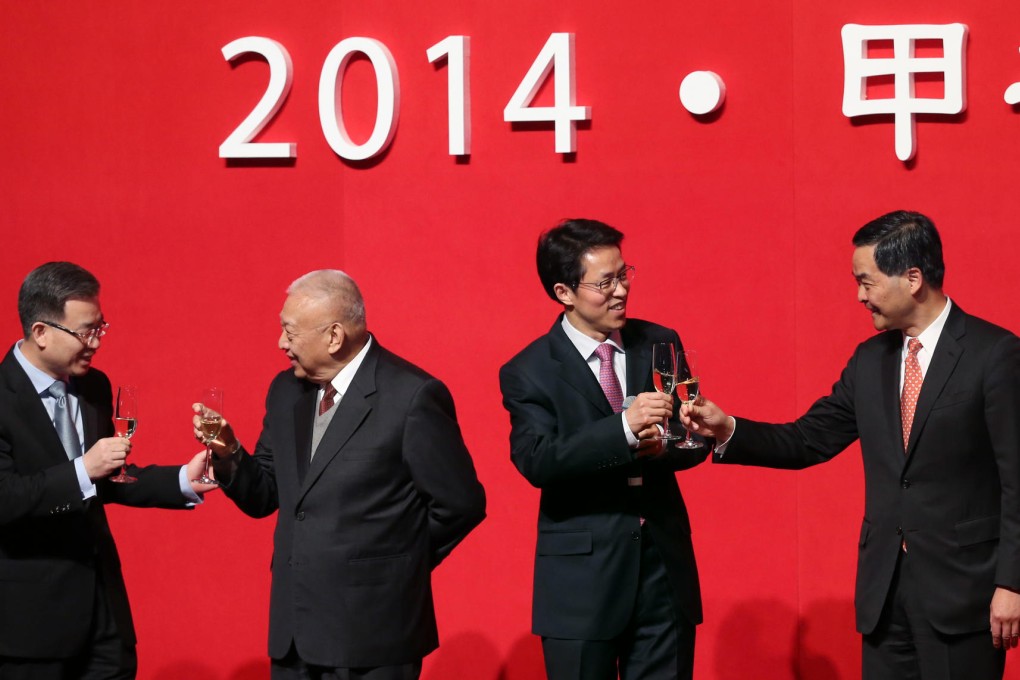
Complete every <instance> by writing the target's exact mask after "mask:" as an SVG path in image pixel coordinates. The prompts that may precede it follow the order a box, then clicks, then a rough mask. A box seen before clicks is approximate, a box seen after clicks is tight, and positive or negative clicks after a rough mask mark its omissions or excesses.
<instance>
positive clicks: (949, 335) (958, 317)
mask: <svg viewBox="0 0 1020 680" xmlns="http://www.w3.org/2000/svg"><path fill="white" fill-rule="evenodd" d="M964 318H965V317H964V314H963V311H962V310H961V309H960V308H959V307H957V306H956V305H953V308H952V309H950V310H949V318H948V319H946V325H945V327H944V328H943V329H942V335H941V336H939V342H938V345H936V346H935V354H934V355H933V356H932V358H931V363H930V364H929V365H928V372H927V373H925V376H924V382H922V383H921V393H920V394H919V395H918V397H917V407H916V408H915V409H914V423H913V425H911V426H910V441H909V442H907V455H908V456H909V455H910V454H911V453H912V452H913V450H914V448H915V446H916V444H917V439H918V437H920V436H921V431H922V430H923V429H924V423H925V421H926V420H927V419H928V415H929V414H930V413H931V407H932V406H933V405H934V404H935V400H936V399H938V396H939V395H940V394H942V390H943V389H944V388H945V386H946V383H947V382H949V378H950V376H952V375H953V371H954V370H956V365H957V364H958V363H959V362H960V357H961V356H962V355H963V346H962V345H961V344H960V339H961V338H963V336H964V335H965V334H966V328H965V324H964Z"/></svg>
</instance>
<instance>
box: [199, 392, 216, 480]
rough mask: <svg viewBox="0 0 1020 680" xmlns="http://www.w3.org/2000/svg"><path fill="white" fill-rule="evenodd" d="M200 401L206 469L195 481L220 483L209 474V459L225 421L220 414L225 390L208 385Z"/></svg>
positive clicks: (200, 426)
mask: <svg viewBox="0 0 1020 680" xmlns="http://www.w3.org/2000/svg"><path fill="white" fill-rule="evenodd" d="M198 402H199V403H200V404H201V405H202V413H201V414H200V415H199V420H200V422H199V430H200V431H201V432H202V443H203V444H205V470H204V471H203V472H202V475H201V476H200V477H199V478H198V479H196V480H194V481H196V482H199V483H201V484H218V482H217V481H216V480H215V479H213V478H212V477H210V476H209V460H210V459H211V458H212V448H210V446H209V445H210V444H212V443H213V441H214V440H215V439H216V437H218V436H219V434H220V426H221V424H222V422H223V418H222V416H220V414H221V413H223V390H221V389H220V388H218V387H207V388H205V389H204V390H202V394H201V395H199V397H198Z"/></svg>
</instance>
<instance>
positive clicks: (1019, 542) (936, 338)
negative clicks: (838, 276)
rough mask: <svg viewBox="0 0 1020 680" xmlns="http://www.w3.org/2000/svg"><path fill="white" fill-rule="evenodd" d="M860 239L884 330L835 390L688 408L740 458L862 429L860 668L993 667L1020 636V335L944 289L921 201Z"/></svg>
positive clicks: (782, 458)
mask: <svg viewBox="0 0 1020 680" xmlns="http://www.w3.org/2000/svg"><path fill="white" fill-rule="evenodd" d="M853 244H854V253H853V273H854V278H855V279H856V281H857V299H858V300H859V301H860V302H861V303H863V304H864V306H865V307H866V308H867V309H868V311H869V312H870V313H871V318H872V322H873V323H874V326H875V328H876V329H877V330H879V331H883V332H882V333H880V334H878V335H877V336H875V337H872V338H870V339H868V340H866V341H865V342H863V343H861V344H860V345H858V347H857V350H856V351H855V352H854V355H853V356H852V357H851V358H850V362H849V363H848V364H847V366H846V368H845V369H844V370H843V374H842V376H840V379H839V381H838V382H837V383H836V384H835V385H834V386H833V388H832V393H831V394H829V396H827V397H823V398H821V399H819V400H818V401H816V402H815V403H814V405H813V406H811V408H810V409H809V410H808V412H807V413H806V414H804V415H803V416H801V417H800V418H798V419H797V420H796V421H794V422H792V423H788V424H785V425H773V424H767V423H758V422H754V421H750V420H745V419H742V418H732V417H729V416H727V415H726V414H725V413H724V412H723V411H722V409H720V408H719V407H718V406H716V405H715V404H713V403H712V402H710V401H708V400H706V399H704V398H699V400H698V402H696V404H695V406H694V407H693V408H690V409H688V407H687V406H684V407H683V409H682V413H683V414H684V422H685V423H687V424H691V421H692V420H693V425H692V427H693V428H694V429H695V431H698V432H701V433H702V434H704V435H706V436H713V437H716V439H717V441H718V442H722V443H721V444H720V445H719V446H718V448H717V450H716V462H723V463H737V464H742V465H761V466H765V467H774V468H804V467H807V466H809V465H814V464H816V463H822V462H824V461H827V460H829V459H830V458H832V457H833V456H835V455H837V454H838V453H840V452H841V451H843V450H844V449H845V448H846V447H847V446H849V445H850V444H851V443H852V442H853V441H854V440H856V439H860V442H861V454H862V456H863V458H864V475H865V482H866V483H865V489H866V490H865V509H864V523H863V526H862V528H861V539H860V547H859V556H858V567H857V593H856V598H855V604H856V609H857V630H858V631H860V632H861V634H862V635H863V664H862V667H863V677H864V678H865V680H903V679H908V680H909V679H919V680H996V679H998V678H1001V677H1002V674H1003V669H1004V665H1005V653H1004V650H1006V649H1009V648H1012V647H1016V646H1017V641H1018V640H1020V594H1018V592H1017V591H1020V339H1018V338H1017V337H1016V336H1015V335H1014V334H1013V333H1011V332H1009V331H1007V330H1005V329H1002V328H999V327H998V326H993V325H992V324H990V323H988V322H986V321H982V320H981V319H978V318H977V317H974V316H971V315H969V314H967V313H965V312H964V311H963V310H962V309H960V307H959V306H957V305H956V304H955V303H954V302H952V301H950V299H949V298H948V297H946V295H945V294H944V293H943V291H942V280H943V276H944V274H945V266H944V264H943V261H942V242H941V239H940V238H939V234H938V232H937V231H936V229H935V225H934V224H932V222H931V220H929V219H928V218H927V217H925V216H924V215H921V214H919V213H913V212H906V211H898V212H893V213H889V214H888V215H884V216H882V217H880V218H878V219H876V220H874V221H872V222H870V223H868V224H866V225H865V226H864V227H862V228H861V229H860V230H859V231H858V232H857V233H856V234H855V235H854V238H853ZM687 415H689V416H690V417H689V418H687ZM989 629H990V630H989Z"/></svg>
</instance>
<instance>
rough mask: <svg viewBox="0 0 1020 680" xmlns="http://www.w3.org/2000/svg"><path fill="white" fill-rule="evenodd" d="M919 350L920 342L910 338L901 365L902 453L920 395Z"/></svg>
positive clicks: (921, 377) (905, 448)
mask: <svg viewBox="0 0 1020 680" xmlns="http://www.w3.org/2000/svg"><path fill="white" fill-rule="evenodd" d="M920 350H921V341H920V340H918V339H917V338H910V340H909V341H907V358H906V359H905V361H904V364H903V395H902V396H901V397H900V417H901V418H902V419H903V451H904V452H906V450H907V442H909V441H910V427H911V425H913V424H914V409H916V408H917V395H918V394H920V393H921V382H922V381H923V380H924V377H923V376H922V375H921V364H920V363H919V362H918V361H917V353H918V352H919V351H920Z"/></svg>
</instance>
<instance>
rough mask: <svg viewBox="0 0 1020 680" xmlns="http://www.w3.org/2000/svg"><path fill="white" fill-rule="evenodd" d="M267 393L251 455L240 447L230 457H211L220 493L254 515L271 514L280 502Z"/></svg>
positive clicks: (247, 512) (251, 515)
mask: <svg viewBox="0 0 1020 680" xmlns="http://www.w3.org/2000/svg"><path fill="white" fill-rule="evenodd" d="M269 394H270V396H267V397H266V416H265V418H264V419H263V421H262V434H260V435H259V440H258V442H256V444H255V453H254V455H252V454H249V453H248V451H247V450H246V449H245V448H244V447H241V449H240V450H239V451H238V452H237V454H236V456H234V457H232V458H227V459H220V458H217V457H216V456H213V457H212V466H213V470H215V472H216V479H217V480H218V481H219V482H220V488H221V489H222V491H223V493H224V494H225V495H226V496H227V498H229V499H230V500H232V501H233V502H234V505H236V506H237V507H238V509H240V510H241V512H243V513H244V514H246V515H248V516H249V517H254V518H256V519H259V518H261V517H267V516H269V515H271V514H273V513H274V512H276V510H277V509H278V508H279V506H280V498H279V496H278V495H277V488H276V473H275V467H274V464H273V431H272V426H271V423H270V418H269V400H270V398H271V395H272V390H270V393H269Z"/></svg>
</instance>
